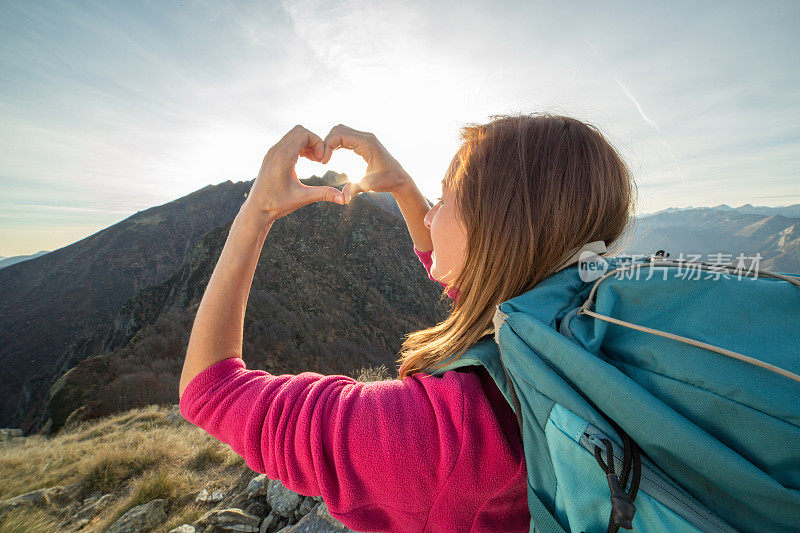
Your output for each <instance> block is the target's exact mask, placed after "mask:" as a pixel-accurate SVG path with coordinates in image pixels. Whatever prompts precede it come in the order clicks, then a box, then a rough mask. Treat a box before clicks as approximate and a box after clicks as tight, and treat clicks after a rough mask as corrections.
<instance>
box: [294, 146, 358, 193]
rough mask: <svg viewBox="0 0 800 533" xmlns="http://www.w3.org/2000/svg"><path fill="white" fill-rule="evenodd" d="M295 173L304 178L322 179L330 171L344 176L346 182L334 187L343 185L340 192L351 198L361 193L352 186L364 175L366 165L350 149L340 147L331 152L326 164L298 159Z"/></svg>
mask: <svg viewBox="0 0 800 533" xmlns="http://www.w3.org/2000/svg"><path fill="white" fill-rule="evenodd" d="M295 171H296V172H297V174H298V175H300V176H303V177H304V178H305V177H311V176H319V177H322V176H324V175H325V174H326V173H327V172H330V171H333V172H335V173H336V174H344V175H345V176H346V181H344V182H342V183H336V184H335V186H337V187H338V186H339V185H344V187H343V188H342V191H343V192H345V193H347V192H350V194H351V196H352V195H354V194H357V192H361V191H360V190H359V189H358V188H356V187H354V185H357V184H358V182H360V181H361V179H363V177H364V175H365V174H366V171H367V163H366V161H364V159H363V158H362V157H361V156H359V155H357V154H356V153H355V152H353V150H352V149H349V148H347V147H341V148H338V149H336V150H333V152H332V154H331V157H330V159H329V160H328V161H327V163H322V162H317V161H313V160H309V159H305V158H300V159H299V160H298V162H297V165H295ZM348 184H349V186H348ZM345 189H347V190H345ZM347 200H349V199H347Z"/></svg>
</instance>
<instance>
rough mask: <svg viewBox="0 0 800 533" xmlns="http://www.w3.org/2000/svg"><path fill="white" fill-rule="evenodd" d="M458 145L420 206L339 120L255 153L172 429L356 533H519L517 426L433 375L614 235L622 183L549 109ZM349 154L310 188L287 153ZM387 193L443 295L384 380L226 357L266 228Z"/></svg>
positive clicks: (624, 214)
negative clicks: (342, 167) (179, 418)
mask: <svg viewBox="0 0 800 533" xmlns="http://www.w3.org/2000/svg"><path fill="white" fill-rule="evenodd" d="M492 118H493V120H492V121H491V122H489V123H487V124H482V125H469V126H466V127H464V128H462V130H461V140H462V145H461V147H460V149H459V150H458V152H457V153H456V155H455V157H454V158H453V160H452V162H451V164H450V166H449V168H448V171H447V173H446V176H445V178H444V180H443V181H442V197H441V198H440V199H439V202H438V203H437V204H436V205H434V206H433V207H432V208H430V206H429V205H428V203H427V201H426V200H425V198H424V197H423V196H422V194H421V193H420V191H419V189H418V188H417V187H416V185H415V184H414V182H413V180H412V179H411V177H410V176H409V175H408V174H407V173H406V172H405V171H404V170H403V168H402V167H401V166H400V165H399V164H398V163H397V161H396V160H395V159H394V158H393V157H392V156H391V155H390V154H389V153H388V152H387V151H386V149H385V148H384V147H383V146H382V145H381V143H380V142H379V141H378V140H377V139H376V138H375V136H374V135H372V134H369V133H364V132H359V131H356V130H353V129H351V128H347V127H345V126H342V125H338V126H336V127H334V128H333V129H332V130H331V132H330V133H329V134H328V136H327V137H326V138H325V140H322V139H320V138H319V137H318V136H316V135H315V134H313V133H311V132H309V131H308V130H306V129H305V128H303V127H301V126H296V127H295V128H294V129H292V130H291V131H290V132H289V133H287V134H286V136H284V138H283V139H282V140H281V141H280V142H279V143H278V144H277V145H275V146H274V147H273V148H272V149H270V151H269V152H268V153H267V155H266V157H265V158H264V162H263V165H262V167H261V171H260V172H259V174H258V177H257V178H256V180H255V182H254V184H253V186H252V189H251V192H250V194H249V195H248V197H247V200H246V201H245V202H244V204H243V205H242V208H241V209H240V211H239V214H238V215H237V217H236V218H235V220H234V222H233V224H232V226H231V230H230V233H229V235H228V239H227V241H226V243H225V246H224V248H223V251H222V253H221V255H220V258H219V262H218V263H217V266H216V268H215V270H214V273H213V274H212V276H211V279H210V281H209V284H208V286H207V288H206V291H205V294H204V295H203V299H202V301H201V304H200V307H199V308H198V311H197V316H196V318H195V323H194V327H193V329H192V334H191V337H190V340H189V346H188V350H187V354H186V361H185V363H184V368H183V373H182V375H181V380H180V391H179V393H180V396H181V399H180V408H181V413H182V414H183V416H184V418H186V419H187V420H188V421H190V422H192V423H193V424H195V425H198V426H199V427H201V428H203V429H204V430H206V431H207V432H208V433H209V434H211V435H212V436H214V437H215V438H217V439H219V440H221V441H223V442H225V443H227V444H229V445H230V446H231V447H232V449H233V450H234V451H235V452H237V453H238V454H240V455H242V456H243V457H244V459H245V461H246V463H247V465H248V466H249V467H250V468H251V469H253V470H255V471H257V472H262V473H265V474H267V476H268V477H270V478H272V479H280V480H281V481H282V482H283V483H284V485H285V486H286V487H288V488H289V489H291V490H294V491H296V492H299V493H301V494H305V495H322V497H323V498H324V500H325V502H326V503H327V505H328V509H329V511H330V513H331V515H332V516H334V517H335V518H337V519H338V520H340V521H341V522H343V523H344V524H345V525H347V526H348V527H350V528H352V529H356V530H359V531H528V530H529V524H530V514H529V511H528V505H527V497H526V469H525V462H524V455H523V449H522V441H521V438H520V434H519V427H518V426H517V422H516V418H515V415H514V412H513V410H512V409H511V407H510V406H509V405H508V403H507V402H506V401H505V398H504V397H503V396H502V394H501V393H500V391H499V390H498V389H497V387H496V385H495V384H494V382H493V380H492V379H491V377H489V376H488V374H487V373H486V372H485V370H482V369H480V367H468V368H462V369H459V370H454V371H448V372H445V373H444V374H443V375H442V376H441V377H433V376H431V375H430V373H431V371H432V370H434V369H436V368H437V367H442V366H444V363H446V362H451V361H452V359H453V357H454V356H455V357H457V356H458V355H460V354H462V353H463V352H464V351H465V350H466V349H467V348H469V347H470V346H471V345H473V344H474V343H475V342H476V341H478V340H479V339H481V338H482V337H483V336H484V335H486V334H488V333H492V332H493V327H492V317H493V313H494V309H495V305H496V304H498V303H500V302H503V301H505V300H508V299H510V298H512V297H514V296H516V295H519V294H522V293H523V292H526V291H528V290H530V289H531V288H532V287H533V286H534V285H536V284H537V283H539V282H540V281H541V280H543V279H544V278H546V277H547V276H548V275H550V274H552V273H553V272H555V271H557V270H559V268H560V267H561V266H562V265H563V263H564V261H565V259H567V258H569V257H570V256H571V255H573V254H574V252H575V250H576V249H578V248H580V247H581V246H582V245H584V244H586V243H590V242H593V241H604V242H605V243H607V244H611V243H612V242H614V241H616V240H617V239H618V238H619V237H620V236H621V235H622V234H623V232H624V230H625V228H626V226H627V223H628V220H629V215H630V213H631V211H632V202H633V193H634V184H633V181H632V179H631V177H630V174H629V172H628V169H627V168H626V166H625V164H624V163H623V162H622V160H621V158H620V157H619V155H618V154H617V152H616V151H615V150H614V148H613V147H612V146H611V145H610V144H609V143H608V142H607V141H606V140H605V139H604V138H603V136H602V135H601V134H600V133H599V132H598V131H597V130H596V129H595V128H594V127H592V126H590V125H587V124H585V123H583V122H580V121H578V120H575V119H573V118H569V117H562V116H552V115H547V114H535V115H515V116H510V115H505V116H497V117H492ZM342 147H345V148H350V149H353V150H354V151H355V152H356V153H358V154H359V155H361V156H362V157H363V158H364V159H365V160H366V161H367V163H368V167H367V173H366V177H365V178H364V180H362V181H361V182H360V183H359V184H354V183H348V184H347V185H346V186H345V187H344V189H343V190H342V191H341V192H340V191H338V190H337V189H335V188H333V187H308V186H305V185H303V184H302V183H300V182H299V181H298V180H297V177H296V175H295V173H294V170H293V169H294V166H295V163H296V162H297V159H298V157H299V156H300V155H302V156H304V157H307V158H309V159H312V160H314V161H319V162H322V163H327V162H328V160H329V159H330V156H331V154H332V151H333V150H336V149H338V148H342ZM364 191H376V192H391V193H392V194H393V195H394V197H395V198H396V200H397V202H398V204H399V206H400V209H401V211H402V213H403V216H404V217H405V220H406V223H407V225H408V229H409V232H410V234H411V238H412V240H413V242H414V250H415V252H416V253H417V255H418V257H419V258H420V260H421V261H422V263H423V265H424V266H425V267H426V269H428V275H429V277H430V278H431V279H432V280H436V281H439V282H440V283H441V284H442V285H443V286H444V287H445V292H446V294H448V295H449V296H450V297H452V298H454V302H453V304H452V306H451V310H450V313H449V315H448V317H447V318H446V319H445V320H444V321H443V322H441V323H440V324H437V325H435V326H433V327H431V328H428V329H425V330H422V331H418V332H415V333H413V334H410V335H409V336H408V337H407V339H406V340H405V342H404V343H403V346H402V349H401V352H400V358H399V360H398V361H399V362H400V363H401V366H400V379H395V380H386V381H379V382H372V383H360V382H357V381H355V380H354V379H352V378H349V377H347V376H336V375H333V376H323V375H320V374H317V373H314V372H303V373H300V374H298V375H295V376H292V375H281V376H274V375H272V374H270V373H268V372H265V371H262V370H248V369H247V368H246V366H245V363H244V361H243V360H242V359H241V350H242V330H243V323H244V311H245V304H246V301H247V295H248V292H249V288H250V284H251V282H252V278H253V273H254V271H255V267H256V263H257V261H258V257H259V254H260V251H261V247H262V245H263V243H264V240H265V238H266V236H267V233H268V232H269V229H270V226H271V224H272V222H273V221H274V220H276V219H277V218H280V217H281V216H284V215H286V214H289V213H291V212H293V211H294V210H296V209H298V208H300V207H302V206H304V205H307V204H309V203H311V202H314V201H319V200H324V201H336V202H338V203H347V202H349V201H350V199H351V198H352V196H354V195H356V194H358V193H360V192H364Z"/></svg>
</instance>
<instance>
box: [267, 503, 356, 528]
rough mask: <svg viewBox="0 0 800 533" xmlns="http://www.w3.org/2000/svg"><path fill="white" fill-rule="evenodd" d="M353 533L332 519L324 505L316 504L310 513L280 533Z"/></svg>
mask: <svg viewBox="0 0 800 533" xmlns="http://www.w3.org/2000/svg"><path fill="white" fill-rule="evenodd" d="M346 531H353V530H352V529H348V528H347V527H345V525H344V524H342V523H341V522H339V521H338V520H336V519H335V518H333V517H332V516H331V515H330V514H329V513H328V507H327V506H326V505H325V504H324V503H317V504H316V505H315V506H314V508H313V509H312V510H311V512H310V513H308V514H307V515H305V516H304V517H303V518H302V519H301V520H300V521H299V522H297V523H296V524H295V525H293V526H290V527H287V528H285V529H282V530H281V532H280V533H333V532H337V533H338V532H346Z"/></svg>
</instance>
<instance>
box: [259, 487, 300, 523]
mask: <svg viewBox="0 0 800 533" xmlns="http://www.w3.org/2000/svg"><path fill="white" fill-rule="evenodd" d="M300 498H301V496H300V495H299V494H297V493H296V492H294V491H291V490H289V489H287V488H286V487H284V486H283V483H281V482H280V480H278V479H272V480H270V483H269V488H268V489H267V503H269V505H270V506H271V507H272V510H273V511H274V512H276V513H278V514H279V515H281V516H283V517H289V516H292V514H293V513H294V510H295V509H297V507H298V506H299V505H300Z"/></svg>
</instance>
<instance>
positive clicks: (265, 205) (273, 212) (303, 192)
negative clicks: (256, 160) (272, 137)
mask: <svg viewBox="0 0 800 533" xmlns="http://www.w3.org/2000/svg"><path fill="white" fill-rule="evenodd" d="M330 153H332V152H331V150H328V149H326V147H325V143H323V142H322V139H320V138H319V137H318V136H317V135H316V134H314V133H311V132H310V131H308V130H307V129H305V128H304V127H303V126H300V125H298V126H295V127H294V128H292V129H291V130H290V131H289V132H288V133H287V134H286V135H284V136H283V138H282V139H281V140H280V141H278V143H277V144H276V145H275V146H273V147H272V148H270V149H269V151H268V152H267V155H266V156H264V162H263V164H262V165H261V170H260V171H259V173H258V177H257V178H256V180H255V182H254V183H253V185H252V187H251V188H250V193H249V194H248V195H247V200H245V202H244V205H243V206H242V207H243V208H244V209H246V210H248V211H252V212H254V213H255V214H256V215H257V216H259V217H260V218H262V220H263V222H265V223H269V222H271V221H274V220H277V219H279V218H281V217H283V216H286V215H288V214H289V213H292V212H294V211H296V210H298V209H300V208H301V207H303V206H305V205H308V204H311V203H314V202H318V201H320V200H324V201H326V202H336V203H339V204H343V203H345V200H344V195H343V194H342V192H340V191H339V189H337V188H336V187H325V186H319V187H317V186H308V185H304V184H303V183H301V182H300V180H299V179H297V173H296V172H295V170H294V167H295V165H296V164H297V159H298V157H300V156H303V157H305V158H306V159H310V160H312V161H316V162H325V161H327V160H328V159H330V155H328V154H330Z"/></svg>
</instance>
